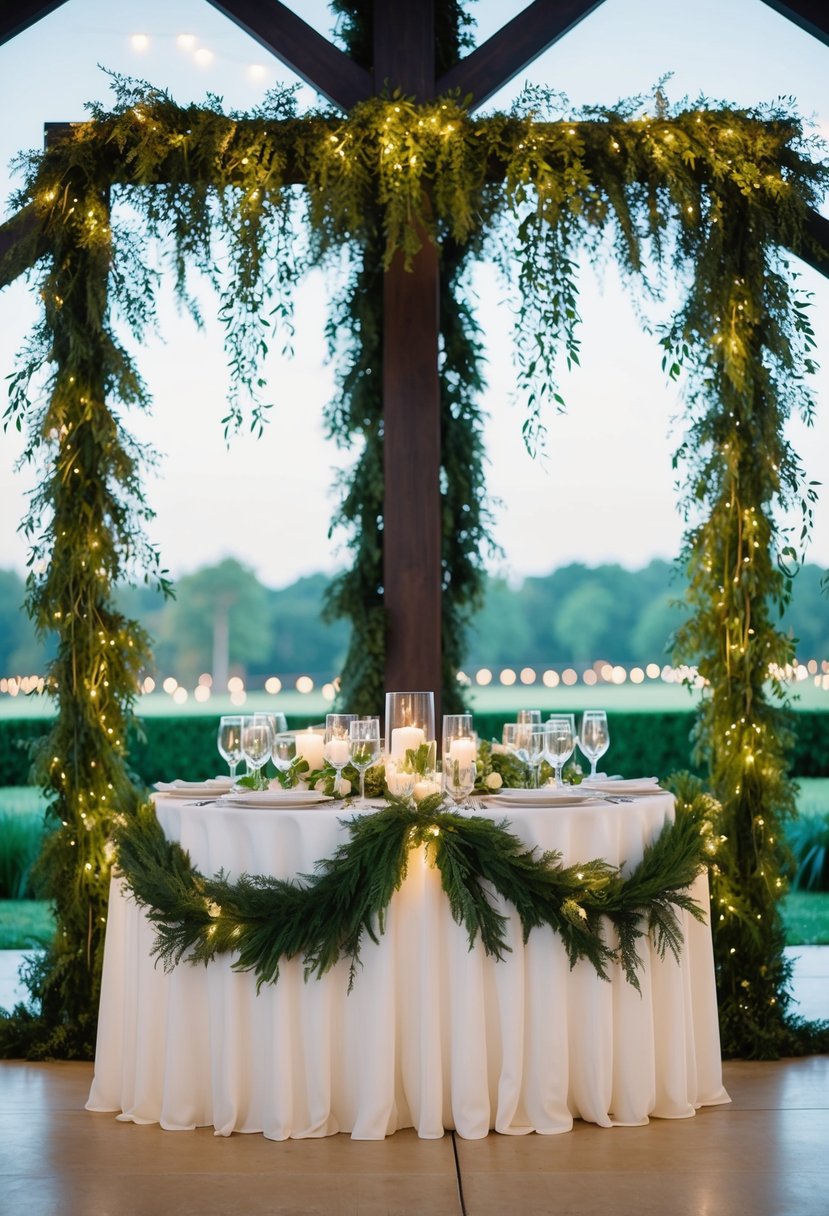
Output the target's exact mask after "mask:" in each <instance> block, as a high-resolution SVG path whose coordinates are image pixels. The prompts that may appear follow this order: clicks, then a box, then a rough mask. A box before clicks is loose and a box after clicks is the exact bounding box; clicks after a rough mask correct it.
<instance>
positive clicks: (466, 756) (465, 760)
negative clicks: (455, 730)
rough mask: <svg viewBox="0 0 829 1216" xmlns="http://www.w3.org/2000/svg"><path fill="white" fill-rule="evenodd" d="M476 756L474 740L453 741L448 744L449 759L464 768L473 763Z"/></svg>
mask: <svg viewBox="0 0 829 1216" xmlns="http://www.w3.org/2000/svg"><path fill="white" fill-rule="evenodd" d="M476 754H477V748H476V747H475V740H474V739H469V738H466V739H453V740H452V741H451V742H450V744H449V759H450V760H457V761H458V762H459V764H461V765H462V766H464V767H465V766H468V765H470V764H474V763H475V759H476Z"/></svg>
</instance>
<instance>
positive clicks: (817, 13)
mask: <svg viewBox="0 0 829 1216" xmlns="http://www.w3.org/2000/svg"><path fill="white" fill-rule="evenodd" d="M763 3H764V4H767V5H768V6H769V8H773V9H774V11H775V12H776V13H780V15H781V16H782V17H788V19H789V21H793V22H794V23H795V25H799V26H800V28H801V29H802V30H805V31H806V33H807V34H811V35H812V37H813V38H818V39H819V40H820V41H821V42H825V43H826V45H827V46H829V5H827V3H826V0H763Z"/></svg>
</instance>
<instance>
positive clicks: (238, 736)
mask: <svg viewBox="0 0 829 1216" xmlns="http://www.w3.org/2000/svg"><path fill="white" fill-rule="evenodd" d="M216 746H217V747H218V749H219V755H220V756H221V757H222V759H223V760H224V761H225V763H226V764H227V765H228V767H229V768H230V779H231V781H235V780H236V769H237V768H238V767H239V761H240V760H241V759H242V715H241V714H225V715H224V717H222V718H220V720H219V730H218V733H217V736H216Z"/></svg>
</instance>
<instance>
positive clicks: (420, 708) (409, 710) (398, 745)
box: [386, 692, 435, 760]
mask: <svg viewBox="0 0 829 1216" xmlns="http://www.w3.org/2000/svg"><path fill="white" fill-rule="evenodd" d="M434 738H435V694H434V693H433V692H387V693H386V752H387V755H388V756H389V757H390V758H391V759H392V760H399V759H400V758H401V757H403V756H405V754H406V752H407V751H412V750H415V751H416V750H417V748H418V747H420V745H421V744H423V743H431V742H432V740H433V739H434Z"/></svg>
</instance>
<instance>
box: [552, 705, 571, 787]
mask: <svg viewBox="0 0 829 1216" xmlns="http://www.w3.org/2000/svg"><path fill="white" fill-rule="evenodd" d="M545 731H546V743H545V748H546V754H547V759H548V760H549V761H550V764H552V766H553V768H554V769H555V774H556V786H557V787H558V788H561V787H562V786H563V785H564V782H563V781H562V779H561V770H562V768H563V767H564V765H565V764H566V763H567V761H568V760H569V759H570V757H571V756H572V754H573V750H574V748H575V746H576V741H575V739H574V738H573V724H572V722H571V721H570V718H569V715H565V716H563V717H558V718H550V719H549V721H548V722H547V724H546V727H545Z"/></svg>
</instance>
